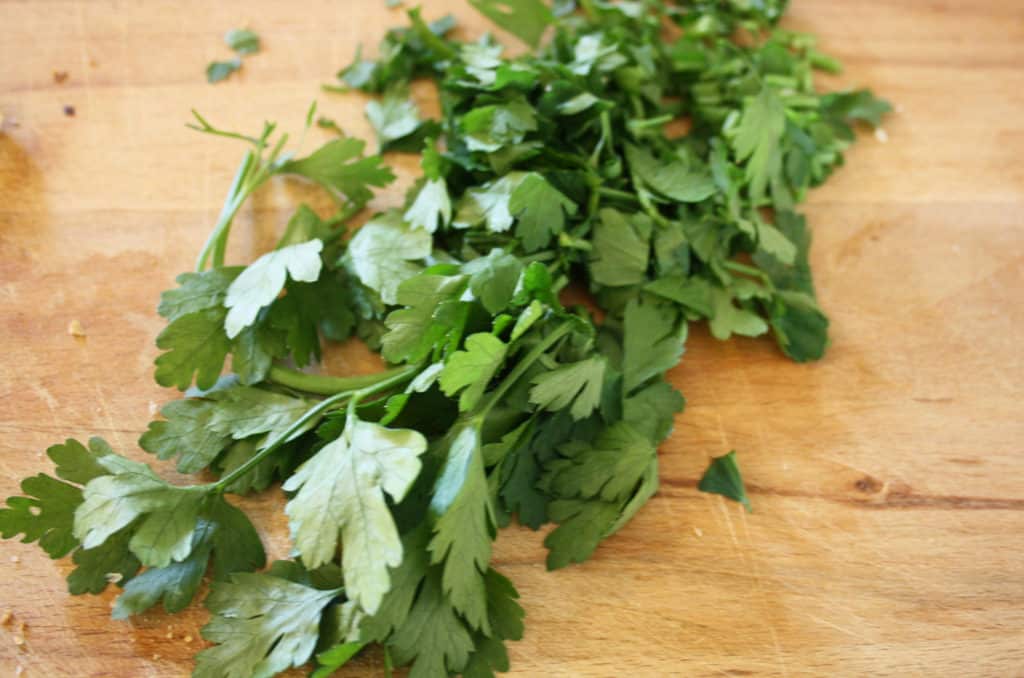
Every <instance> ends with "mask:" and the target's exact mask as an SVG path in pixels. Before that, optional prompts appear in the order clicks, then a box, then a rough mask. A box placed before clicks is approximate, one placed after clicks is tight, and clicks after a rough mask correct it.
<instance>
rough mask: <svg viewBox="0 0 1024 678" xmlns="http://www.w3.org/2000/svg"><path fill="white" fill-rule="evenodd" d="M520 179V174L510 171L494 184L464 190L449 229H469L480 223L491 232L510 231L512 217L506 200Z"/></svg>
mask: <svg viewBox="0 0 1024 678" xmlns="http://www.w3.org/2000/svg"><path fill="white" fill-rule="evenodd" d="M522 179H523V173H522V172H511V173H509V174H506V175H505V176H503V177H501V178H500V179H498V180H497V181H491V182H488V183H486V184H484V185H483V186H480V187H478V188H471V189H469V190H468V191H466V193H465V194H464V195H463V196H462V199H461V200H460V201H459V208H458V210H457V212H456V214H455V221H454V222H453V223H452V226H454V227H455V228H471V227H473V226H476V225H477V224H480V223H483V224H485V225H486V227H487V230H488V231H491V232H492V233H503V232H505V231H507V230H508V229H510V228H512V222H513V217H512V212H511V211H509V201H510V200H511V198H512V192H513V191H514V190H515V188H516V186H518V185H519V182H520V181H522Z"/></svg>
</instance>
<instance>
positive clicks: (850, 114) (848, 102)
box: [821, 89, 892, 127]
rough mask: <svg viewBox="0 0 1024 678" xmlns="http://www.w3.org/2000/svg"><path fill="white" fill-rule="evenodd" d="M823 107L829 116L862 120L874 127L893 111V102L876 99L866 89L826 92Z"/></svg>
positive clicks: (839, 118) (823, 110) (846, 119)
mask: <svg viewBox="0 0 1024 678" xmlns="http://www.w3.org/2000/svg"><path fill="white" fill-rule="evenodd" d="M821 107H822V112H823V113H824V115H825V116H827V117H830V118H833V119H837V120H843V121H854V120H860V121H862V122H866V123H868V124H870V125H871V126H872V127H880V126H881V125H882V116H884V115H885V114H886V113H891V112H892V104H890V103H889V102H888V101H886V100H885V99H876V98H875V96H874V95H873V94H872V93H871V92H870V91H868V90H866V89H862V90H856V91H852V92H834V93H831V94H826V95H825V96H823V97H822V98H821Z"/></svg>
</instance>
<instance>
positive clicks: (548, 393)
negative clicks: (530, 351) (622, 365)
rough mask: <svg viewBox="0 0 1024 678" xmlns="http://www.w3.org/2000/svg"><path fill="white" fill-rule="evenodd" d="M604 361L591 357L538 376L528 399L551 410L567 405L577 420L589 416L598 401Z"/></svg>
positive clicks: (534, 380) (602, 382)
mask: <svg viewBox="0 0 1024 678" xmlns="http://www.w3.org/2000/svg"><path fill="white" fill-rule="evenodd" d="M605 364H606V363H605V360H604V358H602V357H599V356H593V357H591V358H587V359H586V360H580V361H579V362H575V363H569V364H567V365H560V366H558V367H556V368H555V369H553V370H550V371H548V372H544V373H542V374H539V375H537V376H536V377H534V379H533V382H532V383H533V388H531V389H530V402H531V403H533V404H535V405H537V406H539V407H541V408H543V409H546V410H549V411H551V412H557V411H559V410H563V409H566V408H569V412H570V414H571V415H572V418H573V419H576V420H577V421H578V420H580V419H584V418H585V417H588V416H590V413H591V412H593V411H594V409H595V408H596V407H597V406H598V404H599V403H600V402H601V388H602V386H603V384H604V368H605Z"/></svg>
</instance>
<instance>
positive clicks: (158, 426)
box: [139, 398, 231, 473]
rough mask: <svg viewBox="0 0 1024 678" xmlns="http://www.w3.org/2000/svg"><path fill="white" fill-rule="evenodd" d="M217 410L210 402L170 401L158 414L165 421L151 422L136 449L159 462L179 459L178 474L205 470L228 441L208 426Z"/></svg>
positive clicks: (225, 435) (223, 433)
mask: <svg viewBox="0 0 1024 678" xmlns="http://www.w3.org/2000/svg"><path fill="white" fill-rule="evenodd" d="M216 411H217V406H216V403H215V402H214V401H212V400H204V399H200V398H186V399H183V400H173V401H171V402H169V403H167V404H166V405H164V406H163V408H162V409H161V410H160V414H162V415H163V416H164V418H165V420H164V421H153V422H150V424H149V428H148V430H147V431H146V432H145V433H143V434H142V437H141V438H139V446H140V447H141V448H142V449H144V450H146V451H147V452H150V453H152V454H155V455H156V456H157V457H158V458H159V459H170V458H172V457H178V464H177V467H178V471H179V472H181V473H197V472H198V471H200V470H202V469H204V468H206V467H207V466H209V465H210V463H211V462H212V461H213V460H214V459H215V458H216V457H217V455H218V454H220V453H221V451H222V450H223V449H224V447H225V446H226V445H227V444H228V442H229V441H230V440H231V432H230V431H225V430H223V429H221V428H218V427H213V426H211V424H212V421H213V417H214V415H215V414H216Z"/></svg>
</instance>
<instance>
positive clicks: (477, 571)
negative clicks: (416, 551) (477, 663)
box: [429, 425, 495, 635]
mask: <svg viewBox="0 0 1024 678" xmlns="http://www.w3.org/2000/svg"><path fill="white" fill-rule="evenodd" d="M447 439H450V440H451V444H450V447H449V449H448V450H447V457H446V459H445V463H444V467H443V468H442V469H441V474H440V475H439V476H438V478H437V482H436V483H435V484H434V495H433V498H432V499H431V502H430V512H431V514H432V515H433V516H435V517H436V522H435V523H434V536H433V538H432V539H431V540H430V546H429V549H430V554H431V558H430V560H431V562H432V563H435V564H436V563H441V562H443V563H444V576H443V578H442V584H443V587H444V591H445V593H446V594H447V595H448V597H449V598H450V599H451V601H452V605H454V606H455V609H457V610H458V611H459V612H460V613H461V614H462V615H463V616H464V617H465V618H466V621H468V622H469V623H470V625H472V626H473V627H474V628H478V629H481V630H482V631H483V632H484V633H486V634H488V635H490V632H491V631H490V622H489V620H488V619H487V609H486V608H487V606H486V595H485V589H484V576H483V575H484V572H486V571H487V564H488V561H490V559H491V541H492V540H493V539H494V527H495V526H494V510H493V507H492V506H491V502H490V493H489V491H488V488H487V478H486V477H485V475H484V465H483V453H482V451H481V449H480V432H479V431H478V430H477V429H476V428H475V427H474V426H472V425H469V426H464V427H462V428H460V429H456V431H453V433H452V434H450V435H449V437H448V438H447Z"/></svg>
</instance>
